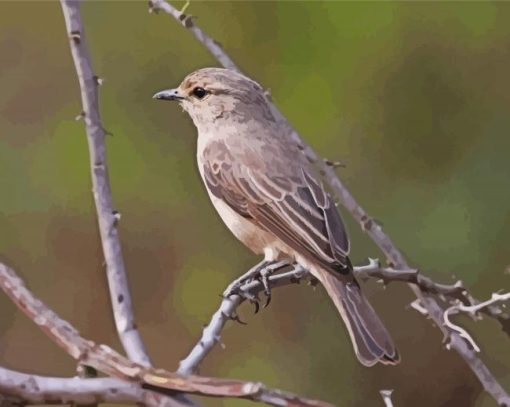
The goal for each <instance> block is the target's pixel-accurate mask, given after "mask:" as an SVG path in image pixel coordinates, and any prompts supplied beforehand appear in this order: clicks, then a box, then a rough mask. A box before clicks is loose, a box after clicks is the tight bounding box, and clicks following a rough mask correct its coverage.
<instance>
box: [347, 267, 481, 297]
mask: <svg viewBox="0 0 510 407" xmlns="http://www.w3.org/2000/svg"><path fill="white" fill-rule="evenodd" d="M368 262H369V264H368V265H366V266H361V267H355V269H354V272H355V274H356V275H357V277H359V278H361V279H364V280H365V279H367V278H377V279H380V280H382V282H383V283H384V284H388V283H391V282H393V281H401V282H406V283H411V284H414V285H416V286H417V287H419V288H420V290H421V291H423V292H426V293H429V294H439V295H444V296H446V297H450V298H452V299H456V300H459V301H461V302H462V303H464V304H467V305H469V304H472V300H471V298H470V297H469V296H468V293H467V291H466V289H465V288H464V286H463V285H462V282H461V281H457V282H456V283H455V284H440V283H436V282H435V281H434V280H432V279H431V278H430V277H428V276H426V275H424V274H423V273H422V272H421V271H420V270H418V269H394V268H392V267H381V263H380V262H379V260H378V259H372V258H369V259H368Z"/></svg>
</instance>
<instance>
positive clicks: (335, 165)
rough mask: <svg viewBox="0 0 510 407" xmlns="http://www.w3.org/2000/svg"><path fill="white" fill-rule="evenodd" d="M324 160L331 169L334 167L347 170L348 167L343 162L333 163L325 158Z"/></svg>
mask: <svg viewBox="0 0 510 407" xmlns="http://www.w3.org/2000/svg"><path fill="white" fill-rule="evenodd" d="M323 160H324V163H325V164H326V165H327V166H329V167H333V168H345V167H346V165H345V164H344V163H343V162H341V161H331V160H330V159H328V158H324V159H323Z"/></svg>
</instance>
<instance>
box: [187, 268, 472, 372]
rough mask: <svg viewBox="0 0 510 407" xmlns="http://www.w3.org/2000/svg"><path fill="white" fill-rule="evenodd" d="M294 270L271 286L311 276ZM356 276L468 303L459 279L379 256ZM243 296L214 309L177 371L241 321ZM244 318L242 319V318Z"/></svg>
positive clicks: (193, 367) (253, 288)
mask: <svg viewBox="0 0 510 407" xmlns="http://www.w3.org/2000/svg"><path fill="white" fill-rule="evenodd" d="M289 267H292V269H291V270H288V271H285V272H283V273H280V274H276V275H273V276H271V277H269V283H270V286H271V287H272V288H276V287H281V286H285V285H290V284H295V283H299V282H300V281H301V280H302V279H303V278H306V277H310V275H309V273H308V271H306V270H304V269H303V268H302V267H301V266H299V265H289ZM354 274H355V275H356V277H358V278H360V279H363V280H367V279H370V278H373V279H378V280H381V281H382V282H383V283H384V284H388V283H390V282H393V281H398V282H407V283H412V284H416V285H418V286H419V287H420V288H421V289H422V290H423V291H425V292H430V293H434V294H442V295H444V296H447V297H450V298H451V299H452V300H459V301H462V302H465V303H469V302H468V298H466V297H465V296H464V292H465V290H464V288H462V285H461V284H460V283H459V282H457V283H455V284H451V285H447V284H438V283H435V282H433V281H432V280H431V279H430V278H429V277H426V276H424V275H423V274H422V273H420V272H419V270H416V269H410V270H395V269H393V268H391V267H382V266H381V264H380V262H379V260H377V259H371V258H369V262H368V264H367V265H364V266H358V267H354ZM241 290H242V291H243V292H244V293H247V294H248V295H249V296H251V297H255V298H258V294H260V293H261V292H262V291H263V290H264V287H263V285H262V283H261V282H260V281H258V280H254V281H250V282H248V283H246V284H245V285H244V286H242V287H241ZM243 301H244V298H242V297H240V296H238V295H233V296H230V297H228V298H224V299H223V300H222V302H221V304H220V307H219V309H218V310H217V311H216V312H215V313H214V315H213V316H212V318H211V320H210V322H209V323H208V324H207V325H206V326H205V327H204V329H203V331H202V335H201V337H200V339H199V341H198V343H197V344H196V345H195V346H194V347H193V349H192V350H191V352H190V353H189V354H188V356H186V358H184V359H183V360H182V361H181V362H180V364H179V369H178V372H179V373H182V374H191V373H195V372H197V369H198V367H199V365H200V363H201V362H202V360H204V359H205V357H206V356H207V355H208V354H209V352H210V351H211V350H212V348H213V347H214V346H215V345H216V344H221V331H222V330H223V327H224V326H225V324H226V322H227V321H229V320H235V321H238V322H239V319H238V317H237V314H236V310H237V307H239V305H241V303H242V302H243ZM241 322H242V321H241Z"/></svg>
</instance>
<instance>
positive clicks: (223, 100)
mask: <svg viewBox="0 0 510 407" xmlns="http://www.w3.org/2000/svg"><path fill="white" fill-rule="evenodd" d="M153 98H154V99H158V100H173V101H177V102H179V103H180V104H181V106H182V107H183V108H184V110H186V111H187V112H188V113H189V115H190V116H191V118H192V119H193V122H194V123H195V125H196V126H197V127H198V128H199V129H200V128H202V127H203V126H211V125H213V124H216V125H226V124H228V123H229V121H230V120H235V121H236V122H246V121H250V120H260V119H262V120H272V121H274V116H273V114H272V112H271V107H270V104H269V102H268V100H267V97H266V95H265V93H264V90H263V89H262V87H261V86H260V85H259V84H258V83H257V82H255V81H253V80H251V79H249V78H247V77H246V76H244V75H242V74H240V73H239V72H236V71H233V70H230V69H223V68H203V69H200V70H198V71H195V72H193V73H191V74H189V75H188V76H186V78H184V80H183V81H182V83H181V84H180V85H179V86H178V87H177V88H174V89H166V90H162V91H160V92H157V93H156V94H155V95H154V96H153Z"/></svg>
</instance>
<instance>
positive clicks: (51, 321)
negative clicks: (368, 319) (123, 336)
mask: <svg viewBox="0 0 510 407" xmlns="http://www.w3.org/2000/svg"><path fill="white" fill-rule="evenodd" d="M0 287H1V288H2V289H3V291H4V292H5V293H6V294H7V295H8V296H9V297H10V298H11V300H12V301H13V302H14V303H15V304H16V305H17V306H18V308H20V309H21V310H22V311H23V312H24V313H25V314H26V315H27V316H28V317H29V318H30V319H31V320H32V321H34V322H35V323H36V324H37V325H38V326H39V328H40V329H42V330H43V332H45V333H46V335H48V336H49V337H50V338H51V339H52V340H53V341H54V342H55V343H56V344H57V345H59V346H60V347H61V348H62V349H64V350H65V351H66V352H67V353H68V354H69V355H70V356H72V357H73V358H74V359H76V360H77V361H78V362H80V363H82V364H84V365H87V366H91V367H93V368H94V369H97V370H98V371H100V372H102V373H104V374H106V375H108V376H112V377H116V378H118V379H122V380H127V381H130V382H135V383H138V384H139V385H141V386H142V387H144V388H146V389H149V390H154V391H157V392H161V393H165V394H166V393H168V390H172V391H180V392H184V393H192V394H199V395H203V396H215V397H236V398H245V399H249V400H253V401H260V402H264V403H267V404H270V405H274V406H290V405H292V406H296V407H298V406H302V407H312V406H313V407H331V404H328V403H326V402H322V401H315V400H309V399H305V398H302V397H299V396H297V395H295V394H292V393H286V392H282V391H280V390H276V389H269V388H267V387H265V386H264V385H263V384H262V383H255V382H245V381H241V380H228V379H218V378H213V377H204V376H183V375H181V374H178V373H172V372H169V371H166V370H163V369H154V368H151V367H145V366H143V365H141V364H139V363H135V362H133V361H131V360H128V359H126V358H125V357H124V356H122V355H121V354H119V353H118V352H116V351H115V350H113V349H112V348H110V347H108V346H106V345H98V344H96V343H94V342H92V341H90V340H87V339H85V338H83V337H82V336H81V335H80V334H79V332H78V331H77V330H76V328H74V327H73V326H72V325H71V324H69V322H67V321H65V320H63V319H61V318H60V317H59V316H58V315H57V314H55V312H53V311H52V310H51V309H49V308H48V307H47V306H46V305H45V304H44V303H43V302H41V301H40V300H39V299H37V298H35V297H34V295H33V294H32V293H31V292H30V291H29V290H28V289H27V288H26V287H25V284H24V282H23V281H22V280H21V279H20V278H19V277H18V276H17V275H16V273H15V272H14V271H13V270H12V269H10V268H8V267H7V266H5V265H4V264H2V263H0ZM88 380H92V379H88Z"/></svg>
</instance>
